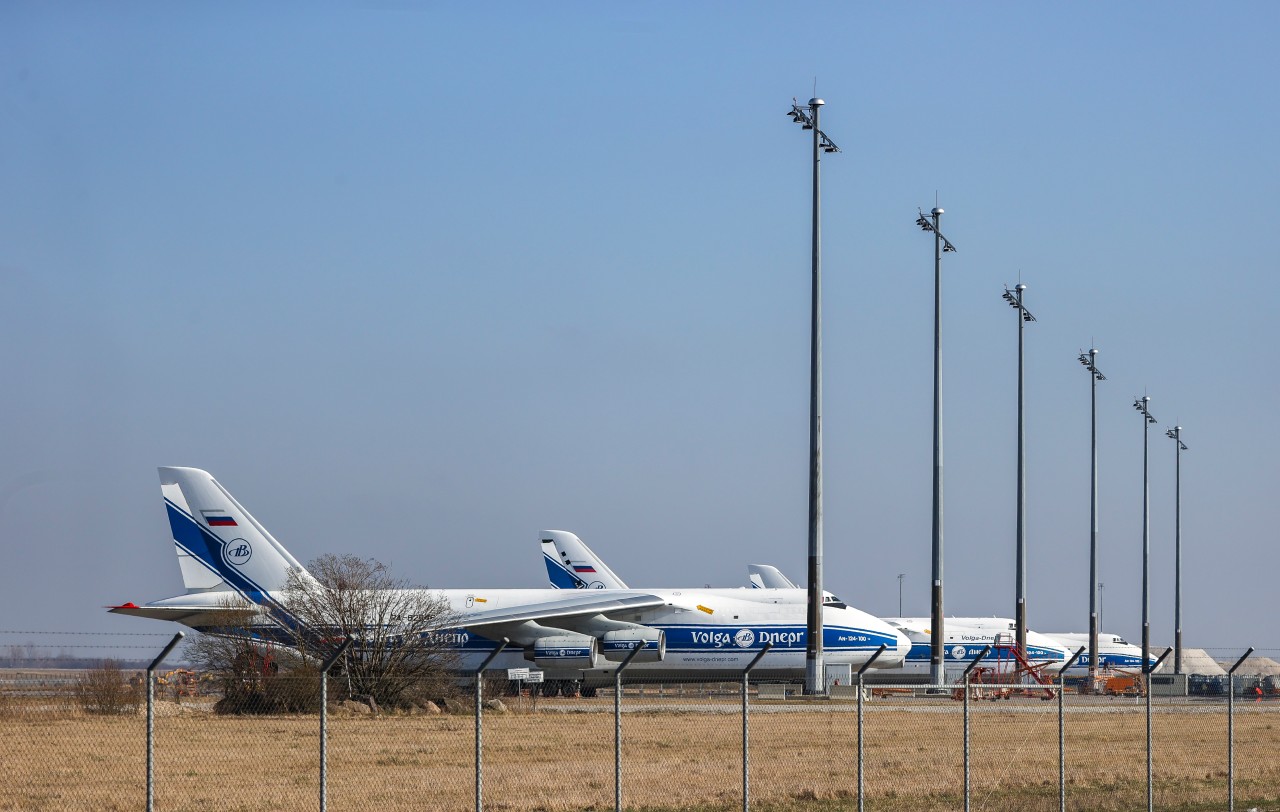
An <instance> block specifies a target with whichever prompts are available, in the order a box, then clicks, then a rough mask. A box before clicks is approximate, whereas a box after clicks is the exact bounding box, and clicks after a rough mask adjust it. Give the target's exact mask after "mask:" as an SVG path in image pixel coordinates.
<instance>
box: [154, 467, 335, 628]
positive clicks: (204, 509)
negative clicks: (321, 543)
mask: <svg viewBox="0 0 1280 812" xmlns="http://www.w3.org/2000/svg"><path fill="white" fill-rule="evenodd" d="M160 491H161V493H162V494H163V495H164V503H165V511H166V512H167V513H168V516H169V527H170V528H171V529H172V530H173V543H174V546H175V547H176V548H177V552H178V564H179V566H180V567H181V568H182V581H183V583H184V584H185V585H186V587H187V592H188V593H191V592H208V591H210V590H231V591H235V592H238V593H240V594H241V595H243V596H244V597H246V598H248V599H249V600H251V601H253V602H254V603H259V604H261V603H264V601H265V600H266V598H265V593H267V592H270V591H272V590H278V589H283V588H284V587H285V586H286V585H287V583H288V579H289V572H290V571H291V570H296V571H298V572H299V573H300V574H301V575H302V577H305V578H310V577H311V576H310V575H308V574H307V573H306V570H305V569H304V568H303V566H302V565H301V564H299V563H298V561H297V560H296V559H295V558H294V557H293V556H292V555H290V554H289V551H288V550H286V549H285V548H284V547H283V546H282V545H281V544H280V542H278V541H276V540H275V539H274V538H272V537H271V534H270V533H268V532H267V529H266V528H265V527H263V526H262V525H261V524H259V523H258V521H257V520H256V519H254V518H253V516H251V515H250V514H249V511H247V510H245V509H244V507H243V506H241V504H240V503H239V502H237V501H236V500H235V498H234V497H232V496H231V494H230V493H228V492H227V489H226V488H224V487H222V485H221V484H219V483H218V480H216V479H214V478H213V476H212V475H210V474H209V473H208V472H207V471H201V470H200V469H198V468H161V469H160Z"/></svg>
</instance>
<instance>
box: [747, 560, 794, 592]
mask: <svg viewBox="0 0 1280 812" xmlns="http://www.w3.org/2000/svg"><path fill="white" fill-rule="evenodd" d="M747 572H748V573H749V576H750V578H751V586H752V588H753V589H797V588H798V587H797V586H796V585H795V583H794V582H793V581H792V580H791V579H790V578H788V577H787V576H785V575H783V574H782V570H780V569H778V568H777V567H775V566H773V565H771V564H748V565H747Z"/></svg>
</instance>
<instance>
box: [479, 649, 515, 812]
mask: <svg viewBox="0 0 1280 812" xmlns="http://www.w3.org/2000/svg"><path fill="white" fill-rule="evenodd" d="M510 642H511V641H510V640H509V639H507V638H505V637H504V638H502V639H501V640H499V641H498V647H497V648H495V649H494V650H493V651H492V652H491V653H490V654H489V656H488V657H485V658H484V662H482V663H480V667H479V668H477V669H476V709H475V711H476V812H480V810H481V805H480V799H481V795H482V792H483V787H484V761H483V759H482V758H481V746H480V742H481V735H482V733H483V727H484V725H483V723H482V722H481V720H482V719H483V718H484V713H483V708H481V706H480V700H481V696H480V695H481V692H482V690H483V689H482V687H481V683H483V682H484V670H485V669H486V668H488V667H489V663H491V662H493V660H494V658H495V657H497V656H498V655H499V654H501V653H502V650H503V649H504V648H506V647H507V644H508V643H510Z"/></svg>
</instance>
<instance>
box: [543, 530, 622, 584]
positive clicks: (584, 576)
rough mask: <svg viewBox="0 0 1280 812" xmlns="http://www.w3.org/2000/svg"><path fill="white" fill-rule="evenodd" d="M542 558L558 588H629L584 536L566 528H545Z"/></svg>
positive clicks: (549, 575)
mask: <svg viewBox="0 0 1280 812" xmlns="http://www.w3.org/2000/svg"><path fill="white" fill-rule="evenodd" d="M538 538H539V539H541V540H542V560H543V563H545V564H546V565H547V577H548V578H550V579H551V585H552V586H553V587H555V588H556V589H626V588H627V585H626V584H624V583H623V582H622V579H621V578H619V577H618V576H617V575H614V574H613V570H611V569H609V567H608V566H606V565H605V563H604V562H603V561H601V560H600V557H599V556H597V555H596V554H595V553H593V552H591V548H590V547H588V546H587V545H585V544H583V543H582V539H580V538H578V537H577V536H575V535H574V534H573V533H569V532H566V531H564V530H543V531H542V532H541V533H539V534H538Z"/></svg>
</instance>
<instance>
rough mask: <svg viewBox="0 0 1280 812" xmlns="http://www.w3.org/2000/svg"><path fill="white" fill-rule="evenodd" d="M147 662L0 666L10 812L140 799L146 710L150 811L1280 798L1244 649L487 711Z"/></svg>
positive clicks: (667, 689) (1277, 705) (528, 703)
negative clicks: (980, 679) (1053, 668)
mask: <svg viewBox="0 0 1280 812" xmlns="http://www.w3.org/2000/svg"><path fill="white" fill-rule="evenodd" d="M163 642H164V641H163V639H160V640H156V641H155V643H156V645H154V646H150V647H149V648H150V650H149V652H148V653H149V654H150V655H151V656H152V657H154V656H155V655H156V654H158V653H159V650H160V649H161V648H162V647H163ZM1276 653H1280V652H1261V653H1258V654H1255V655H1254V658H1255V659H1261V658H1263V657H1270V655H1271V654H1276ZM1240 654H1241V652H1222V653H1221V656H1222V660H1223V662H1225V663H1226V664H1227V665H1226V667H1227V668H1229V667H1231V665H1232V664H1233V663H1234V660H1235V659H1236V658H1238V657H1239V655H1240ZM175 657H180V655H175ZM148 659H149V658H145V657H143V658H138V659H137V660H136V661H134V662H133V665H132V667H121V668H117V669H116V670H112V669H110V668H103V667H101V665H99V666H98V667H93V668H82V669H75V670H73V669H57V668H30V667H29V668H22V667H13V665H12V663H11V664H10V665H11V667H9V668H4V669H0V731H2V732H3V735H2V736H0V763H2V764H3V765H4V780H3V781H2V782H0V810H64V809H94V810H135V809H146V808H149V806H148V794H147V789H148V780H147V779H148V750H149V747H148V735H147V732H148V725H149V724H150V725H151V726H152V729H153V731H154V739H153V741H152V746H151V747H150V750H151V752H152V755H153V761H152V762H151V771H150V772H151V775H152V776H153V778H154V785H153V788H152V789H153V794H152V797H151V799H150V800H151V806H150V808H154V809H158V810H188V809H191V810H198V809H220V810H276V809H285V810H292V809H317V808H323V807H322V805H323V806H324V807H327V808H328V809H333V810H354V809H367V808H376V809H383V810H409V809H414V810H419V809H428V810H436V809H439V810H462V809H475V808H477V806H479V807H481V808H483V809H489V810H510V811H512V812H520V811H521V810H528V812H543V811H544V810H545V812H558V811H559V810H582V809H594V810H603V809H613V808H622V809H630V810H666V809H671V810H676V809H679V810H733V809H747V808H751V809H758V810H777V811H778V812H792V811H793V810H809V809H812V810H823V811H824V812H825V811H826V810H833V809H849V810H853V809H867V810H886V811H889V810H895V811H896V810H912V812H918V811H920V810H959V809H969V810H984V809H985V810H992V809H1007V808H1017V809H1020V810H1055V809H1072V810H1100V811H1101V810H1133V809H1143V808H1147V804H1148V798H1150V803H1151V806H1152V808H1154V809H1176V810H1190V809H1224V808H1231V807H1232V805H1233V804H1234V805H1236V806H1238V807H1239V808H1240V809H1242V810H1244V809H1248V808H1252V807H1257V808H1259V809H1280V759H1277V758H1276V755H1275V754H1276V750H1277V746H1278V745H1280V685H1277V684H1276V680H1273V679H1269V677H1268V675H1267V674H1264V673H1257V672H1255V673H1249V666H1248V662H1247V661H1246V664H1245V665H1244V666H1242V667H1241V668H1240V670H1239V671H1237V674H1236V676H1234V677H1233V678H1227V677H1226V676H1225V675H1201V676H1203V677H1206V678H1205V679H1198V680H1191V679H1190V678H1188V679H1187V680H1185V681H1184V680H1175V681H1174V682H1175V683H1176V684H1173V685H1171V686H1170V685H1155V684H1153V686H1152V688H1153V691H1152V692H1148V691H1147V690H1146V685H1145V683H1144V681H1143V680H1141V679H1137V680H1130V681H1127V682H1125V681H1121V682H1118V683H1116V684H1117V686H1120V687H1118V688H1117V689H1116V690H1114V691H1112V692H1111V693H1093V692H1090V693H1083V692H1082V691H1081V686H1079V685H1068V686H1067V687H1066V689H1065V690H1062V687H1061V684H1060V683H1057V682H1055V683H1054V684H1053V685H1048V686H1042V685H1031V686H1026V685H1016V686H1007V685H992V684H988V683H973V684H971V685H969V687H968V689H967V690H966V688H965V685H964V683H963V682H959V681H957V682H955V683H954V684H948V685H947V686H945V687H941V688H932V687H930V686H925V685H919V684H886V683H884V682H882V681H878V682H876V683H874V684H872V683H870V682H868V683H867V684H865V685H864V686H863V687H862V689H861V690H859V689H858V688H857V686H856V684H855V685H853V686H850V685H843V686H833V688H832V690H831V695H830V696H829V697H823V698H813V697H804V696H802V695H800V692H799V691H798V686H795V685H782V684H772V683H758V682H753V681H749V680H748V681H747V682H746V685H747V690H746V693H745V695H744V693H743V684H744V683H743V681H742V680H741V679H739V680H737V681H734V680H733V679H732V675H726V680H725V681H724V682H719V683H698V684H669V683H668V684H647V683H643V682H639V681H636V680H630V679H626V678H625V677H626V674H625V672H624V674H623V677H624V679H623V680H622V681H621V684H622V691H621V693H620V694H618V693H615V688H614V683H613V682H612V681H611V680H609V679H606V681H605V682H604V684H601V685H593V684H591V683H577V682H571V681H565V680H559V681H552V682H544V683H541V684H538V683H530V682H529V681H528V679H527V678H522V679H519V680H515V681H513V680H509V679H508V678H507V677H508V673H507V672H506V671H489V672H487V673H486V674H485V678H484V679H483V680H482V681H481V683H480V689H481V704H482V707H483V710H482V711H481V713H480V714H478V715H477V714H476V713H475V693H474V683H472V682H468V681H465V680H464V681H463V682H462V683H461V684H460V685H459V686H458V687H457V688H456V689H455V690H454V691H453V692H452V693H451V694H450V695H447V696H441V697H438V698H437V701H434V702H426V701H419V702H417V703H415V704H411V705H410V704H406V705H403V706H401V707H397V708H378V707H375V705H376V703H372V702H370V700H368V699H367V698H356V697H350V696H348V695H347V692H346V691H344V690H343V685H342V683H343V678H342V675H341V673H340V672H338V671H335V672H333V673H331V675H330V677H329V683H328V688H329V699H330V701H329V702H328V703H327V705H324V706H321V705H320V704H319V699H318V698H319V695H320V691H319V687H320V686H319V682H318V679H317V677H316V676H315V674H314V672H312V673H311V675H310V676H307V677H301V678H297V679H292V678H289V677H277V679H276V681H275V682H274V683H273V684H272V687H271V688H270V691H268V692H267V695H269V696H270V698H271V701H272V702H273V703H275V704H272V705H271V706H269V707H265V708H257V709H254V708H246V707H244V706H243V705H242V706H240V707H238V708H237V707H229V706H228V702H227V696H228V691H229V690H231V689H229V688H228V685H227V684H226V683H225V682H219V681H218V680H209V679H206V678H203V677H202V675H200V674H196V673H193V672H191V671H189V670H187V669H185V668H183V667H182V666H181V665H180V664H179V665H177V666H174V667H169V666H163V665H156V666H155V667H154V668H153V669H152V670H151V676H150V684H151V687H152V689H153V692H154V693H153V701H152V702H151V703H148V702H147V698H146V687H147V683H148V679H147V676H146V674H147V669H146V665H147V660H148ZM139 663H141V667H139ZM1224 670H1225V669H1224ZM887 673H889V672H881V673H879V674H877V676H878V677H879V679H880V680H883V679H884V676H885V674H887ZM520 676H522V677H523V676H524V675H520ZM528 676H529V677H533V678H537V677H539V676H544V675H540V674H539V673H538V672H537V671H536V669H535V670H533V671H532V673H531V674H529V675H528ZM1210 677H1211V678H1210ZM1157 690H1158V691H1159V692H1158V693H1156V691H1157ZM548 694H554V695H548ZM291 703H293V704H291ZM308 703H309V704H308ZM148 704H150V713H148V712H147V708H148ZM289 707H302V708H303V709H302V710H292V711H288V712H285V711H284V710H282V708H289ZM321 707H324V713H321V712H320V709H321ZM228 710H239V711H241V712H239V713H226V712H220V711H228ZM251 710H257V711H264V710H265V711H269V712H265V713H263V712H248V711H251ZM1148 720H1149V721H1150V731H1151V736H1150V746H1149V747H1148V738H1147V730H1148ZM322 730H323V739H322ZM322 746H323V753H324V757H323V762H322V757H321V753H322ZM1148 754H1149V755H1148ZM1148 759H1149V760H1148ZM322 763H323V769H322ZM1148 763H1149V764H1150V765H1151V772H1150V784H1148V767H1147V765H1148ZM477 789H479V793H477ZM1232 792H1234V797H1233V796H1232V794H1231V793H1232ZM1148 793H1150V795H1149V794H1148ZM477 798H478V800H477Z"/></svg>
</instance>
